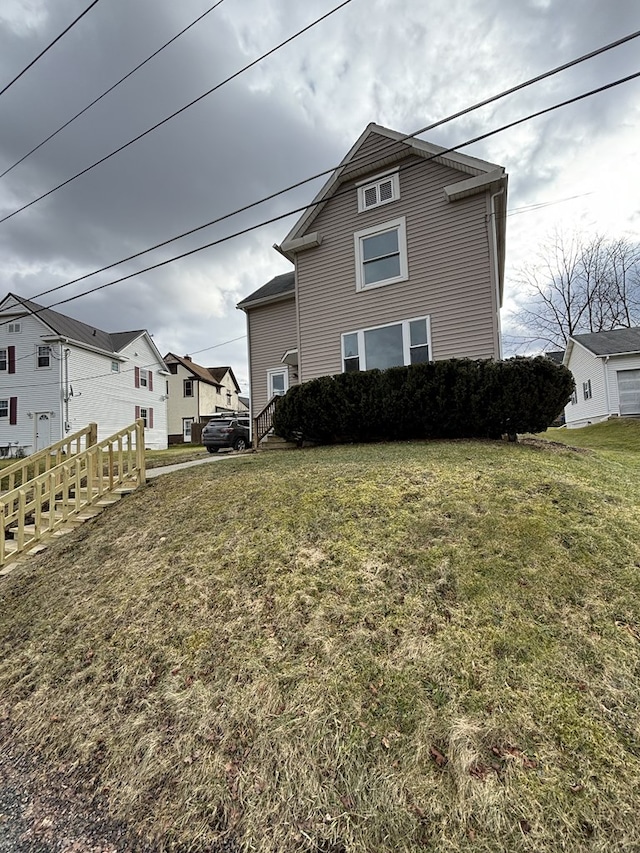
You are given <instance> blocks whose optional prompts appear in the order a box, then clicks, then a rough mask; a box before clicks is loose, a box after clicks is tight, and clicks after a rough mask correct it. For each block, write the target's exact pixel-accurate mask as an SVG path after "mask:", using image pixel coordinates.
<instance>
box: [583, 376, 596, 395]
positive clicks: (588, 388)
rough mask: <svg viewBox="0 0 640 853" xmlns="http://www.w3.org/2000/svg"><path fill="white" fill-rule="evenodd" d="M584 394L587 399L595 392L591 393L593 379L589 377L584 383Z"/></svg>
mask: <svg viewBox="0 0 640 853" xmlns="http://www.w3.org/2000/svg"><path fill="white" fill-rule="evenodd" d="M582 394H583V396H584V399H585V400H590V399H591V397H592V396H593V394H592V393H591V380H590V379H587V381H586V382H583V383H582Z"/></svg>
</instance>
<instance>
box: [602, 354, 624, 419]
mask: <svg viewBox="0 0 640 853" xmlns="http://www.w3.org/2000/svg"><path fill="white" fill-rule="evenodd" d="M609 358H610V356H608V355H607V356H605V358H604V362H603V364H604V393H605V397H606V401H607V417H610V415H611V402H610V400H609ZM618 408H619V407H618ZM618 414H620V412H619V411H618Z"/></svg>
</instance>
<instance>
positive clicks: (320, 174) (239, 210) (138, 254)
mask: <svg viewBox="0 0 640 853" xmlns="http://www.w3.org/2000/svg"><path fill="white" fill-rule="evenodd" d="M639 36H640V30H638V31H636V32H634V33H630V34H629V35H627V36H623V37H622V38H620V39H617V40H616V41H613V42H610V43H609V44H606V45H604V46H603V47H600V48H597V49H596V50H593V51H591V52H590V53H585V54H584V55H582V56H579V57H577V58H576V59H572V60H571V61H569V62H565V63H563V64H562V65H558V66H556V67H555V68H552V69H551V70H550V71H545V72H544V73H543V74H538V75H537V76H535V77H531V78H530V79H529V80H525V81H524V82H522V83H518V84H517V85H516V86H512V87H511V88H510V89H505V90H504V91H502V92H499V93H498V94H497V95H493V96H492V97H490V98H486V99H485V100H483V101H478V102H477V103H475V104H473V105H472V106H470V107H467V108H466V109H463V110H460V111H459V112H456V113H453V114H451V115H449V116H446V117H445V118H443V119H440V120H439V121H437V122H434V123H433V124H429V125H426V126H425V127H421V128H420V129H419V130H415V131H414V132H413V133H408V134H405V135H404V136H402V137H401V138H400V139H399V140H392V141H391V142H390V143H389V148H392V147H393V146H395V145H397V144H399V143H400V142H406V141H407V140H409V139H413V138H414V137H415V136H418V135H419V134H421V133H427V132H428V131H430V130H433V129H434V128H436V127H440V126H441V125H443V124H447V123H448V122H450V121H454V120H455V119H457V118H460V116H463V115H466V114H468V113H470V112H473V111H475V110H478V109H480V108H481V107H484V106H486V105H487V104H490V103H494V102H495V101H498V100H501V99H502V98H505V97H507V96H508V95H511V94H513V93H514V92H518V91H520V90H521V89H525V88H527V87H528V86H532V85H533V84H534V83H539V82H540V81H541V80H544V79H546V78H547V77H551V76H553V75H555V74H558V73H560V72H561V71H565V70H567V69H568V68H571V67H573V66H574V65H578V64H579V63H581V62H585V61H586V60H588V59H592V58H593V57H595V56H598V55H600V54H601V53H604V52H606V51H608V50H612V49H613V48H615V47H619V46H620V45H621V44H624V43H625V42H628V41H630V40H632V39H636V38H638V37H639ZM368 159H370V155H369V154H365V155H360V156H358V157H354V158H353V159H352V160H350V161H349V166H353V165H354V164H356V163H358V162H362V161H363V160H368ZM341 165H342V164H341V163H340V164H338V165H337V166H332V167H331V168H329V169H324V170H323V171H322V172H316V173H315V174H314V175H311V177H309V178H304V179H303V180H301V181H297V182H296V183H294V184H290V185H289V186H288V187H285V188H284V189H282V190H278V191H277V192H274V193H271V194H270V195H267V196H264V197H263V198H261V199H259V200H258V201H254V202H251V203H250V204H246V205H244V206H243V207H240V208H237V209H236V210H233V211H231V212H230V213H226V214H223V215H222V216H218V217H217V218H216V219H211V220H209V221H208V222H205V223H204V224H203V225H198V226H196V227H195V228H191V229H190V230H189V231H183V232H182V233H181V234H178V235H177V236H175V237H170V238H169V239H167V240H163V241H162V242H160V243H156V244H155V245H154V246H151V247H150V248H148V249H143V250H142V251H140V252H136V253H135V254H133V255H129V256H128V257H126V258H121V259H120V260H119V261H114V262H113V263H111V264H107V265H106V266H104V267H101V268H100V269H97V270H94V271H93V272H89V273H86V274H85V275H82V276H79V277H78V278H74V279H72V280H71V281H67V282H65V283H64V284H59V285H57V286H56V287H51V288H49V289H48V290H43V291H42V292H40V293H38V294H36V295H35V296H34V297H32V298H33V299H38V298H40V297H41V296H47V295H48V294H50V293H55V292H56V291H58V290H62V289H63V288H64V287H69V286H70V285H72V284H78V283H79V282H81V281H85V280H86V279H87V278H91V277H92V276H94V275H98V274H99V273H101V272H106V271H107V270H110V269H113V268H114V267H117V266H120V264H125V263H128V262H129V261H133V260H135V259H136V258H139V257H141V256H142V255H146V254H149V252H154V251H155V250H156V249H161V248H163V247H164V246H168V245H169V244H170V243H174V242H176V241H177V240H181V239H182V238H183V237H189V236H191V235H192V234H196V233H197V232H198V231H202V230H204V229H205V228H210V227H211V226H213V225H217V224H219V223H220V222H224V220H226V219H230V218H231V217H232V216H237V215H239V214H240V213H245V212H246V211H248V210H251V209H252V208H254V207H258V206H259V205H261V204H264V203H265V202H267V201H272V200H273V199H274V198H277V197H278V196H281V195H284V194H286V193H288V192H291V191H292V190H295V189H298V188H299V187H301V186H304V185H305V184H308V183H310V182H311V181H315V180H317V179H318V178H321V177H324V176H326V175H329V174H331V173H333V172H335V171H336V170H337V169H338V168H340V166H341ZM0 221H2V220H0Z"/></svg>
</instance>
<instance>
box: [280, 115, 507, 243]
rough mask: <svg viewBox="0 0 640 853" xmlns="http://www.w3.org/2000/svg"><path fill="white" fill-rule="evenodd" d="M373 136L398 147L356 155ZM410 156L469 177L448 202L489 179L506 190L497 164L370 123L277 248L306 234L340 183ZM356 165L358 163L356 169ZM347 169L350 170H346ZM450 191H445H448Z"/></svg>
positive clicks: (500, 218)
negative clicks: (432, 162) (385, 151)
mask: <svg viewBox="0 0 640 853" xmlns="http://www.w3.org/2000/svg"><path fill="white" fill-rule="evenodd" d="M374 134H377V135H378V136H380V137H383V138H384V139H387V140H391V142H392V143H397V144H395V145H393V144H391V145H390V146H389V147H388V152H387V153H385V154H383V153H380V152H379V153H377V154H370V155H368V156H367V155H361V154H359V152H360V151H361V149H362V148H363V147H364V145H365V143H366V142H367V141H368V140H369V139H370V138H371V136H372V135H374ZM411 154H414V155H417V156H419V157H423V158H425V159H428V160H434V161H435V162H436V163H440V164H441V165H443V166H448V167H449V168H450V169H456V170H458V171H460V172H463V173H465V174H466V175H468V176H470V177H471V179H472V180H471V181H468V180H467V181H464V183H465V184H467V186H465V187H464V188H461V192H460V193H458V194H456V193H454V192H450V193H447V197H448V198H449V199H450V200H451V201H453V200H454V199H456V198H461V197H463V196H464V195H470V194H471V193H473V192H479V191H481V190H483V189H485V188H488V186H486V187H485V186H484V183H483V181H484V178H490V180H489V184H491V183H496V185H497V184H498V183H503V184H504V185H505V187H506V180H507V176H506V175H505V171H504V167H503V166H498V165H497V164H496V163H490V162H488V161H487V160H480V159H479V158H477V157H470V156H469V155H468V154H459V153H458V152H456V151H449V150H448V149H446V148H443V147H442V146H441V145H434V144H433V143H432V142H425V141H424V140H422V139H415V138H414V137H412V138H411V139H408V138H407V137H406V135H405V134H403V133H399V132H398V131H397V130H391V129H390V128H388V127H383V126H382V125H379V124H375V123H374V122H371V123H370V124H369V125H367V127H366V128H365V130H364V132H363V133H362V134H361V135H360V137H359V139H358V140H357V141H356V142H355V143H354V145H353V146H352V147H351V149H350V150H349V152H348V153H347V154H346V156H345V157H344V158H343V160H342V161H341V163H340V165H339V166H338V167H337V169H336V170H335V171H334V172H333V174H332V175H331V177H330V178H329V180H328V181H327V182H326V183H325V185H324V186H323V187H322V189H321V190H320V192H319V193H318V194H317V195H316V197H315V198H314V199H313V201H312V202H311V204H310V206H309V207H308V208H307V210H306V211H305V212H304V213H303V214H302V216H301V217H300V219H299V220H298V221H297V222H296V224H295V225H294V226H293V228H292V229H291V231H290V232H289V233H288V234H287V236H286V237H285V238H284V240H283V241H282V244H281V246H280V247H276V248H278V249H280V250H281V251H283V252H284V253H285V254H286V253H287V244H288V243H290V242H291V241H293V240H297V239H298V238H300V237H301V236H302V235H304V234H306V233H307V231H308V230H309V228H310V226H311V224H312V222H313V221H314V219H315V218H316V217H317V216H318V214H319V213H320V211H321V210H322V209H323V207H324V205H325V203H326V202H327V201H328V200H329V198H330V197H331V196H332V195H333V193H334V192H336V190H337V188H338V186H339V185H340V183H341V182H342V181H343V180H352V179H353V178H355V177H357V176H359V175H363V174H366V173H367V172H372V171H374V170H376V171H379V170H380V169H381V168H384V167H385V166H389V165H391V164H393V163H396V162H398V160H402V159H405V158H406V157H408V156H410V155H411ZM356 163H358V165H357V166H356ZM350 166H351V168H349V167H350ZM473 179H476V180H473ZM456 186H457V185H456ZM451 189H452V188H450V187H447V190H451ZM498 223H499V225H500V226H501V227H502V229H504V217H503V216H499V217H498Z"/></svg>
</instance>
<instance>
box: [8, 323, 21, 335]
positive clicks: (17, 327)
mask: <svg viewBox="0 0 640 853" xmlns="http://www.w3.org/2000/svg"><path fill="white" fill-rule="evenodd" d="M21 331H22V323H9V325H8V326H7V332H8V333H9V334H10V335H15V334H18V332H21Z"/></svg>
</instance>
